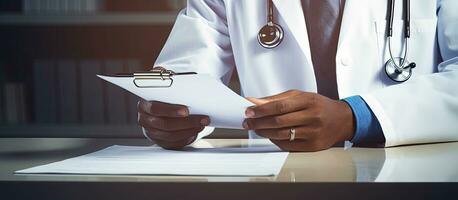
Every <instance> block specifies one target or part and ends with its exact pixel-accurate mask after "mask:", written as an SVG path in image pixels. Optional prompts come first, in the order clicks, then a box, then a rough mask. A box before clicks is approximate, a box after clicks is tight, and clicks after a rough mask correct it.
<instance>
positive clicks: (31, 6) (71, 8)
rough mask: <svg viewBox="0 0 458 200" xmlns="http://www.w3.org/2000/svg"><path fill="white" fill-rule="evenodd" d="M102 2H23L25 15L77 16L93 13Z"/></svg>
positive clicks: (66, 0)
mask: <svg viewBox="0 0 458 200" xmlns="http://www.w3.org/2000/svg"><path fill="white" fill-rule="evenodd" d="M103 3H104V0H23V2H22V10H23V12H24V13H26V14H75V13H76V14H77V13H94V12H97V11H99V10H100V9H101V8H102V6H103Z"/></svg>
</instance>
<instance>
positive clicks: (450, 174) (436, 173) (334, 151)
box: [0, 139, 458, 183]
mask: <svg viewBox="0 0 458 200" xmlns="http://www.w3.org/2000/svg"><path fill="white" fill-rule="evenodd" d="M114 144H119V145H150V144H149V143H148V141H146V140H141V139H0V181H84V182H94V181H96V182H99V181H102V182H105V181H110V182H112V181H115V182H116V181H135V182H157V181H167V182H170V181H172V182H183V181H185V182H189V181H193V182H214V181H217V182H291V183H292V182H412V181H415V182H457V181H458V170H457V169H458V160H457V159H456V155H457V152H458V143H439V144H428V145H413V146H402V147H393V148H349V149H344V148H337V147H336V148H331V149H328V150H325V151H320V152H313V153H290V154H289V156H288V158H287V160H286V162H285V164H284V166H283V168H282V170H281V172H280V174H279V175H277V176H275V177H217V176H209V177H205V176H184V177H183V176H130V175H129V176H122V175H113V176H112V175H51V174H44V175H14V174H13V172H14V171H15V170H19V169H24V168H28V167H32V166H36V165H40V164H46V163H50V162H54V161H58V160H62V159H66V158H70V157H74V156H77V155H82V154H86V153H89V152H93V151H96V150H99V149H102V148H104V147H107V146H110V145H114ZM270 144H271V143H270V142H269V141H268V140H260V139H258V140H246V139H205V140H200V141H198V142H196V143H194V144H193V147H195V148H208V147H215V148H219V147H246V146H253V145H256V146H259V145H270Z"/></svg>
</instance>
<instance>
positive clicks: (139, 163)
mask: <svg viewBox="0 0 458 200" xmlns="http://www.w3.org/2000/svg"><path fill="white" fill-rule="evenodd" d="M287 156H288V152H281V151H279V149H278V148H277V147H275V146H273V145H269V146H261V147H250V148H188V149H186V150H185V151H171V150H165V149H162V148H160V147H157V146H117V145H115V146H111V147H108V148H106V149H103V150H100V151H97V152H94V153H90V154H86V155H83V156H79V157H75V158H70V159H67V160H63V161H59V162H55V163H51V164H47V165H42V166H37V167H32V168H29V169H25V170H20V171H16V173H64V174H138V175H140V174H141V175H146V174H147V175H209V176H272V175H277V174H278V173H279V172H280V169H281V168H282V166H283V163H284V162H285V160H286V158H287Z"/></svg>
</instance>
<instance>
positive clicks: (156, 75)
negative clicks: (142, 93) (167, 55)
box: [115, 69, 197, 88]
mask: <svg viewBox="0 0 458 200" xmlns="http://www.w3.org/2000/svg"><path fill="white" fill-rule="evenodd" d="M193 74H197V73H196V72H180V73H177V72H174V71H172V70H167V69H154V70H151V71H145V72H134V73H119V74H116V75H115V76H116V77H133V78H134V79H133V83H134V85H135V86H136V87H138V88H168V87H171V86H172V85H173V76H180V75H193Z"/></svg>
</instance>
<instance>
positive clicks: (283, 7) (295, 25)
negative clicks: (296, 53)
mask: <svg viewBox="0 0 458 200" xmlns="http://www.w3.org/2000/svg"><path fill="white" fill-rule="evenodd" d="M273 3H274V5H275V8H277V10H278V13H279V15H280V16H281V18H282V19H283V20H284V22H285V23H286V25H287V27H288V28H289V29H290V30H291V34H292V35H293V37H294V38H295V39H296V41H297V43H298V44H299V46H300V48H301V50H302V52H303V53H304V55H305V57H306V59H307V62H308V63H309V65H308V66H312V59H311V53H310V45H309V40H308V38H309V37H308V34H307V27H306V24H305V18H304V13H303V12H302V5H301V1H300V0H295V1H293V0H288V1H285V0H273ZM277 18H278V17H277ZM277 22H278V20H277ZM284 28H286V27H284ZM285 37H288V36H287V35H286V36H285Z"/></svg>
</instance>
